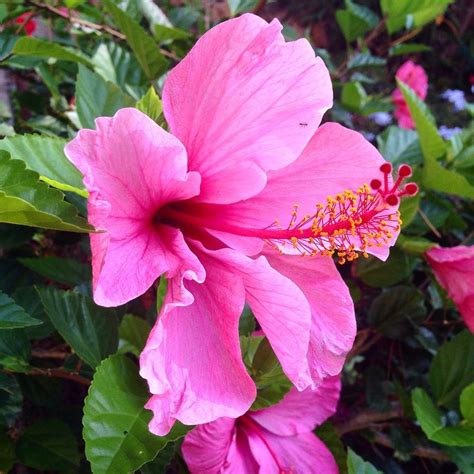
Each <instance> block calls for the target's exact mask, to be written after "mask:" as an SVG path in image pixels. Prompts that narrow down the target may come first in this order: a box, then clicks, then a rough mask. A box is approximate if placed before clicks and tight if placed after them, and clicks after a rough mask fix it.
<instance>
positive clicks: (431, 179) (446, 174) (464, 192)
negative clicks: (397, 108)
mask: <svg viewBox="0 0 474 474" xmlns="http://www.w3.org/2000/svg"><path fill="white" fill-rule="evenodd" d="M398 87H399V88H400V90H401V91H402V94H403V97H404V99H405V100H406V102H407V104H408V107H409V109H410V114H411V116H412V118H413V121H414V122H415V125H416V130H417V132H418V134H419V136H420V144H421V149H422V151H423V156H424V159H425V165H424V167H423V184H424V185H425V186H426V187H427V188H430V189H433V190H435V191H440V192H444V193H447V194H454V195H456V196H460V197H464V198H470V199H474V186H471V185H470V184H469V181H468V180H467V179H466V178H465V177H464V176H463V175H461V174H459V173H456V172H455V171H451V170H448V169H446V168H443V167H442V166H441V165H440V164H439V163H438V162H437V161H436V160H437V158H440V157H441V156H443V155H444V154H445V153H446V150H447V146H446V143H445V142H444V141H443V139H442V138H441V136H440V135H439V133H438V130H437V128H436V123H435V121H434V118H433V116H432V115H431V113H430V111H429V110H428V108H427V107H426V105H425V103H424V102H423V101H421V100H420V98H419V97H418V96H417V95H416V94H415V92H414V91H413V90H412V89H410V88H409V87H408V86H407V85H406V84H403V83H402V82H400V81H398Z"/></svg>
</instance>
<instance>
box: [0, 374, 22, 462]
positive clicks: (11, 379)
mask: <svg viewBox="0 0 474 474" xmlns="http://www.w3.org/2000/svg"><path fill="white" fill-rule="evenodd" d="M22 405H23V394H22V391H21V388H20V385H19V383H18V381H17V379H16V377H15V376H14V375H9V374H5V373H3V372H0V426H2V425H3V426H13V425H14V424H15V422H16V420H17V419H18V417H19V415H20V414H21V412H22V408H23V407H22ZM0 449H1V443H0ZM1 469H2V468H1V465H0V470H1Z"/></svg>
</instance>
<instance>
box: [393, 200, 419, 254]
mask: <svg viewBox="0 0 474 474" xmlns="http://www.w3.org/2000/svg"><path fill="white" fill-rule="evenodd" d="M420 202H421V194H420V193H418V194H416V195H415V196H413V197H404V198H403V199H402V202H401V203H400V207H399V209H398V210H399V211H400V219H401V221H402V229H405V228H406V227H408V226H409V225H410V224H411V223H412V222H413V219H414V218H415V217H416V214H417V213H418V210H419V209H420ZM400 237H402V236H401V235H400V236H399V238H400ZM397 244H400V242H399V241H398V240H397ZM399 247H400V248H402V246H401V245H399Z"/></svg>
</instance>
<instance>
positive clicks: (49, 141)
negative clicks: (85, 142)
mask: <svg viewBox="0 0 474 474" xmlns="http://www.w3.org/2000/svg"><path fill="white" fill-rule="evenodd" d="M66 143H67V141H66V140H64V139H62V138H59V137H51V136H41V135H28V134H26V135H14V136H13V137H7V138H4V139H3V140H0V150H5V151H8V152H10V154H11V157H12V158H13V159H17V160H22V161H23V162H24V163H25V164H26V167H27V168H28V169H31V170H33V171H36V172H37V173H39V175H40V179H41V180H42V181H44V182H46V183H48V184H49V185H50V186H53V187H54V188H58V189H61V190H63V191H72V192H74V193H77V194H79V195H81V196H84V197H87V192H86V191H85V190H84V185H83V183H82V175H81V173H80V172H79V171H78V170H77V169H76V168H75V167H74V166H73V165H72V164H71V162H70V161H69V160H68V159H67V158H66V155H65V154H64V146H65V145H66Z"/></svg>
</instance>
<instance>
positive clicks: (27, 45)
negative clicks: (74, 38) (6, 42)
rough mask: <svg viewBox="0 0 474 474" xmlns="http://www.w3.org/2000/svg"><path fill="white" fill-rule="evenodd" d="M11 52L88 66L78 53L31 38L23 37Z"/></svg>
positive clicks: (55, 44) (56, 44) (87, 62)
mask: <svg viewBox="0 0 474 474" xmlns="http://www.w3.org/2000/svg"><path fill="white" fill-rule="evenodd" d="M12 52H13V53H14V54H16V55H18V56H33V57H38V58H55V59H61V60H63V61H72V62H75V63H82V64H85V65H86V66H88V65H90V61H89V59H88V58H86V57H85V56H84V55H83V54H82V53H81V52H80V51H77V50H73V49H71V48H65V47H64V46H60V45H59V44H58V43H54V42H52V41H46V40H43V39H40V38H33V37H32V36H23V37H22V38H20V39H19V40H18V41H17V42H16V43H15V46H14V47H13V50H12Z"/></svg>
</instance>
